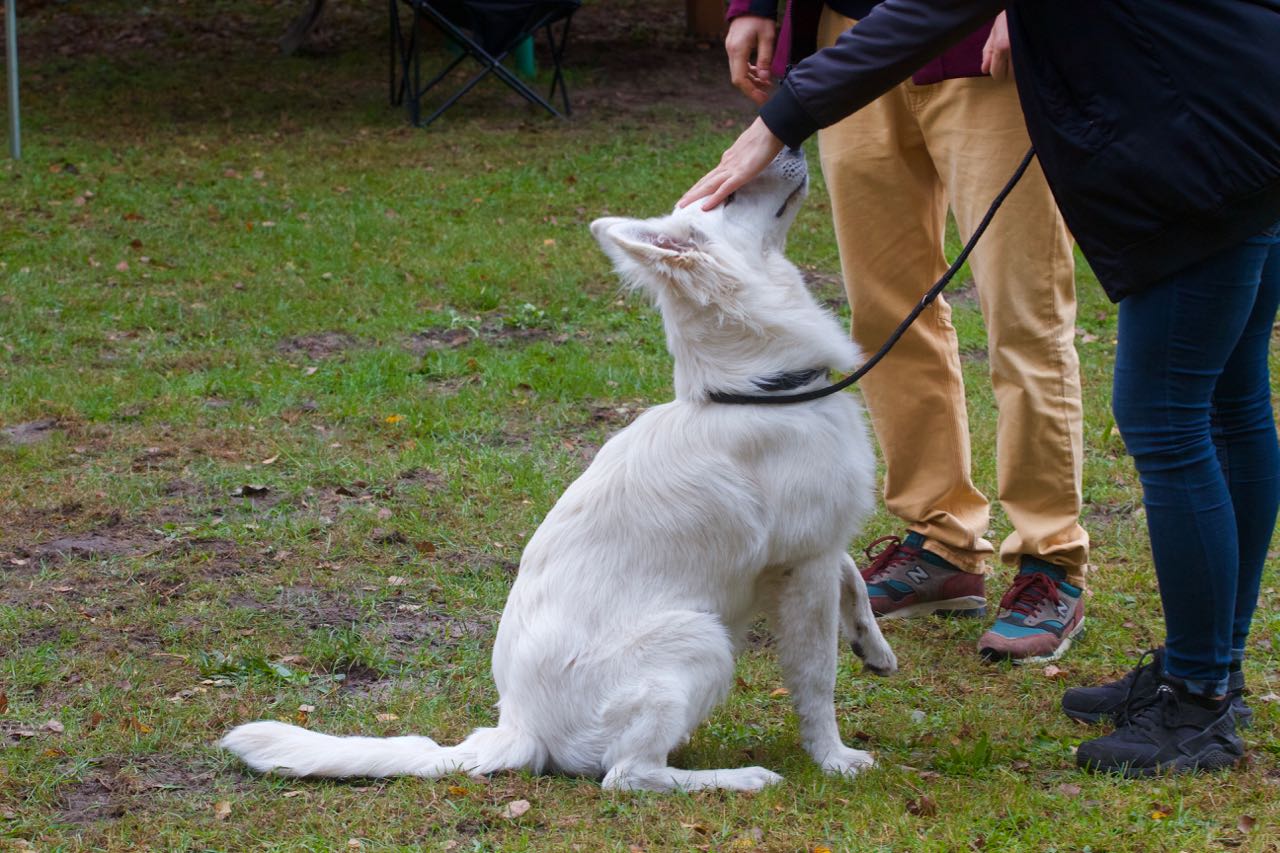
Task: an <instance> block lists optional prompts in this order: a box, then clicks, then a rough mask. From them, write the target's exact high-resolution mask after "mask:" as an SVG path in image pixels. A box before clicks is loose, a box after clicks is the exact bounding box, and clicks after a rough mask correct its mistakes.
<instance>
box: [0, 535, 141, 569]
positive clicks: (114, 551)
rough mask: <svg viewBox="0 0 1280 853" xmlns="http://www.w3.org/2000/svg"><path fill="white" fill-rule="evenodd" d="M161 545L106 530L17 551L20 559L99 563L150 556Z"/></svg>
mask: <svg viewBox="0 0 1280 853" xmlns="http://www.w3.org/2000/svg"><path fill="white" fill-rule="evenodd" d="M161 548H162V545H161V543H160V540H159V538H158V537H157V536H156V535H155V534H154V533H149V532H145V531H130V530H122V529H108V530H102V531H92V532H88V533H74V534H70V535H67V536H60V537H58V538H56V539H51V540H49V541H48V542H43V543H41V544H39V545H35V546H31V547H28V548H22V547H19V548H18V553H19V555H20V557H26V558H28V559H35V560H42V561H44V562H54V561H58V560H64V559H72V560H100V559H106V558H110V557H139V556H142V555H143V554H154V553H156V552H157V551H159V550H161Z"/></svg>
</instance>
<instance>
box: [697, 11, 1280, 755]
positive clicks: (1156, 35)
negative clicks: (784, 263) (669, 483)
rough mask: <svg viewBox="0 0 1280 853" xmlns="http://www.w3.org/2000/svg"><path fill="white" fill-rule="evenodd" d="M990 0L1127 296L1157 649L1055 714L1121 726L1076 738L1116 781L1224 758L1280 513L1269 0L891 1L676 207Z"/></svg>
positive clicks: (1041, 144)
mask: <svg viewBox="0 0 1280 853" xmlns="http://www.w3.org/2000/svg"><path fill="white" fill-rule="evenodd" d="M1006 7H1007V8H1006ZM1002 8H1006V10H1007V12H1008V25H1009V34H1010V41H1011V44H1012V50H1013V56H1014V59H1015V61H1014V71H1015V74H1016V75H1017V78H1018V92H1019V96H1020V99H1021V101H1022V109H1023V115H1024V116H1025V118H1026V121H1027V128H1028V131H1029V132H1030V136H1031V139H1032V141H1033V142H1034V144H1035V150H1036V156H1037V158H1038V159H1039V160H1040V163H1041V165H1042V166H1043V169H1044V173H1045V176H1046V178H1047V179H1048V181H1049V185H1050V187H1052V189H1053V194H1054V197H1055V198H1056V199H1057V200H1058V204H1059V206H1060V208H1061V210H1062V213H1063V216H1064V218H1065V220H1066V222H1067V224H1068V226H1069V227H1070V228H1071V232H1072V234H1073V235H1074V236H1075V238H1076V239H1077V240H1078V241H1079V244H1080V247H1081V250H1082V251H1083V252H1084V254H1085V257H1086V258H1088V260H1089V263H1090V265H1091V266H1092V267H1093V271H1094V272H1095V273H1096V274H1097V276H1098V280H1099V282H1100V283H1101V284H1102V286H1103V288H1104V289H1105V290H1106V293H1107V295H1108V296H1109V297H1110V298H1111V299H1112V300H1113V301H1115V302H1118V303H1119V305H1120V308H1119V322H1118V327H1119V329H1118V330H1119V340H1118V345H1117V348H1116V363H1115V375H1114V381H1113V388H1112V409H1113V411H1114V414H1115V418H1116V425H1117V426H1118V427H1119V429H1120V434H1121V437H1122V438H1123V439H1124V442H1125V446H1126V447H1127V448H1128V450H1129V453H1130V454H1131V455H1132V457H1133V460H1134V466H1135V467H1136V469H1137V471H1138V476H1139V479H1140V480H1141V482H1142V494H1143V504H1144V506H1145V508H1146V513H1147V533H1148V535H1149V537H1150V539H1151V555H1152V560H1153V563H1154V565H1155V571H1156V579H1157V581H1158V584H1159V590H1160V601H1161V604H1162V605H1163V611H1164V612H1163V616H1164V623H1165V644H1164V646H1163V648H1161V649H1159V650H1158V651H1159V654H1158V655H1157V656H1156V660H1154V661H1153V663H1152V664H1150V665H1145V666H1144V665H1143V664H1142V662H1140V663H1139V666H1138V667H1137V668H1135V669H1134V670H1132V671H1131V672H1130V673H1129V674H1128V675H1126V676H1125V677H1124V678H1123V679H1121V680H1120V681H1118V682H1114V683H1111V684H1107V685H1103V686H1102V687H1100V688H1075V689H1074V690H1070V691H1067V693H1066V695H1064V697H1063V710H1064V711H1066V712H1067V713H1068V714H1070V715H1072V716H1076V717H1078V718H1084V717H1085V715H1088V716H1090V717H1095V718H1101V717H1103V716H1105V717H1109V718H1110V719H1113V720H1115V721H1116V723H1117V728H1116V729H1115V731H1113V732H1111V733H1110V734H1108V735H1104V736H1102V737H1098V738H1093V739H1090V740H1087V741H1085V742H1083V743H1081V744H1080V746H1079V748H1078V749H1077V751H1076V762H1077V764H1079V765H1080V766H1081V767H1084V768H1087V769H1090V770H1100V771H1107V772H1116V773H1123V774H1125V775H1130V776H1145V775H1149V774H1152V773H1157V772H1161V771H1166V770H1175V771H1188V770H1218V769H1223V768H1226V767H1230V766H1233V765H1234V764H1236V763H1237V762H1238V761H1239V760H1240V759H1241V758H1242V757H1243V756H1244V742H1243V740H1242V739H1241V738H1240V736H1239V731H1238V730H1239V728H1240V727H1241V726H1244V725H1246V724H1247V720H1248V714H1247V706H1246V705H1245V703H1244V701H1243V698H1242V691H1243V690H1244V679H1243V677H1237V676H1241V673H1242V672H1243V670H1242V667H1241V664H1242V661H1243V658H1244V655H1245V653H1246V650H1247V640H1248V636H1249V631H1250V628H1251V626H1252V622H1253V615H1254V612H1255V610H1256V608H1257V604H1258V588H1259V583H1260V580H1261V577H1262V571H1263V567H1264V564H1265V560H1266V555H1267V549H1268V547H1269V543H1270V541H1271V538H1272V534H1273V533H1274V531H1275V524H1276V518H1277V514H1278V512H1280V441H1278V440H1277V435H1276V425H1275V415H1274V412H1273V410H1272V405H1271V385H1270V382H1271V380H1270V373H1269V365H1268V361H1269V348H1270V340H1271V334H1272V332H1271V330H1272V328H1273V326H1274V323H1275V320H1276V314H1277V307H1278V306H1280V53H1277V52H1276V50H1275V45H1277V44H1280V4H1277V3H1276V2H1274V0H1200V2H1196V3H1165V2H1160V0H1132V2H1124V3H1119V2H1113V0H1083V2H1070V3H1068V2H1065V0H1034V1H1033V0H1008V2H1007V3H1006V2H1005V0H886V2H885V3H884V4H882V5H881V6H879V7H877V8H876V9H875V10H874V11H873V12H872V13H871V14H870V15H868V17H867V18H866V19H865V20H863V21H862V22H861V23H860V24H859V25H858V26H857V27H854V28H853V29H852V30H850V31H849V32H847V33H845V34H844V35H842V36H841V37H840V39H839V40H838V41H837V43H836V44H835V45H834V46H832V47H830V48H827V49H826V50H823V51H820V52H818V53H817V54H815V55H813V56H812V57H810V58H809V59H808V60H806V61H804V62H802V63H801V64H800V65H799V66H798V67H797V68H795V69H794V70H793V72H792V73H791V74H789V75H788V77H787V80H786V81H785V83H784V85H783V86H782V87H781V88H779V90H778V91H777V92H776V93H775V94H774V95H773V96H772V97H771V98H770V99H769V100H768V102H767V103H766V104H765V105H764V108H763V109H762V110H761V115H760V117H759V118H757V120H756V121H755V122H754V123H753V124H752V125H751V126H750V127H749V128H747V130H746V131H745V132H744V133H743V134H742V135H741V136H739V137H738V140H737V141H736V142H734V144H733V145H732V146H731V147H730V148H729V149H728V150H726V151H725V153H724V154H723V156H722V157H721V159H720V164H719V165H718V166H716V167H715V168H714V169H712V170H711V171H710V172H708V173H707V174H706V175H705V176H703V178H702V179H700V180H699V181H698V182H697V183H696V184H694V186H693V187H692V188H690V189H689V191H688V192H686V193H685V194H684V196H683V197H682V198H681V199H680V201H679V204H680V205H688V204H692V203H693V202H695V201H698V200H699V199H702V206H703V208H711V207H714V206H716V205H717V204H719V203H720V202H721V201H723V200H724V198H725V197H726V196H727V195H728V194H729V193H732V192H733V191H734V190H735V189H737V188H738V187H739V186H741V185H742V184H743V183H745V182H746V181H748V180H750V179H751V178H752V177H754V176H755V175H756V174H758V173H759V171H760V170H761V169H763V168H764V166H765V165H767V164H768V163H769V162H770V161H771V160H772V159H773V158H774V156H776V155H777V153H778V152H779V151H780V150H781V149H782V147H783V146H784V145H791V146H792V147H795V146H797V145H799V144H800V143H801V142H803V141H804V139H805V138H806V137H807V136H809V135H811V134H812V133H814V132H815V131H816V130H817V129H818V128H820V127H824V126H829V125H831V124H834V123H836V122H838V121H839V120H841V119H842V118H844V117H845V116H847V115H850V114H851V113H853V112H856V111H857V110H858V109H860V108H861V107H863V106H865V105H866V104H868V103H870V102H871V101H872V100H874V99H875V98H876V97H878V96H879V95H880V94H882V93H884V92H885V91H887V90H888V89H890V88H891V87H892V86H893V85H895V84H896V83H897V82H898V81H899V80H901V79H902V78H903V77H905V76H906V75H907V74H909V73H911V69H912V68H916V67H919V66H920V64H922V63H923V62H924V61H925V60H927V59H928V58H930V57H932V56H936V55H938V54H939V53H941V52H942V51H944V50H945V49H946V48H947V47H949V46H950V45H952V44H954V43H955V42H956V41H958V40H959V39H961V38H963V37H964V36H965V35H966V34H967V33H969V32H971V31H972V30H973V29H974V28H975V27H976V26H978V25H979V24H980V23H981V22H982V21H983V20H986V19H989V18H990V16H991V15H993V14H996V13H998V12H999V11H1000V10H1001V9H1002ZM1082 694H1087V695H1082Z"/></svg>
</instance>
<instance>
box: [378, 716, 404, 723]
mask: <svg viewBox="0 0 1280 853" xmlns="http://www.w3.org/2000/svg"><path fill="white" fill-rule="evenodd" d="M376 719H377V720H378V722H380V723H390V722H394V721H395V720H398V719H400V717H399V715H397V714H378V715H377V717H376Z"/></svg>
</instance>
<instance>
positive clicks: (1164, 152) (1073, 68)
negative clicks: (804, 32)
mask: <svg viewBox="0 0 1280 853" xmlns="http://www.w3.org/2000/svg"><path fill="white" fill-rule="evenodd" d="M1006 6H1007V7H1008V13H1009V36H1010V40H1011V42H1012V52H1013V66H1014V73H1015V76H1016V78H1017V83H1018V92H1019V95H1020V97H1021V100H1022V109H1023V112H1024V114H1025V115H1026V120H1027V129H1028V131H1029V132H1030V135H1031V140H1032V143H1033V144H1034V145H1035V148H1036V154H1037V156H1038V157H1039V159H1040V164H1041V166H1042V167H1043V169H1044V173H1045V176H1046V177H1047V178H1048V181H1049V185H1050V187H1052V189H1053V193H1054V196H1055V197H1056V198H1057V201H1058V205H1059V207H1060V208H1061V209H1062V214H1063V217H1064V218H1065V219H1066V221H1067V225H1068V226H1069V227H1070V228H1071V232H1072V234H1074V235H1075V238H1076V240H1077V241H1079V243H1080V247H1081V249H1082V250H1083V251H1084V253H1085V256H1086V257H1087V258H1088V259H1089V263H1090V264H1091V265H1092V267H1093V269H1094V271H1095V272H1096V273H1097V275H1098V278H1099V279H1100V280H1101V282H1102V284H1103V287H1105V288H1106V290H1107V293H1108V295H1109V296H1110V297H1111V298H1112V299H1114V300H1117V301H1118V300H1120V299H1122V298H1123V297H1124V296H1126V295H1127V294H1129V293H1133V292H1134V291H1136V290H1139V289H1141V288H1143V287H1144V286H1146V285H1148V284H1151V283H1152V282H1154V281H1156V280H1158V279H1161V278H1163V277H1165V276H1167V275H1169V274H1170V273H1173V272H1175V271H1177V270H1178V269H1181V268H1182V267H1184V266H1186V265H1188V264H1190V263H1193V262H1195V261H1197V260H1200V259H1202V258H1204V257H1207V256H1208V255H1210V254H1213V253H1214V252H1216V251H1218V250H1221V249H1223V248H1226V247H1227V246H1230V245H1233V244H1235V243H1237V242H1239V241H1241V240H1243V239H1245V238H1246V237H1249V236H1251V235H1253V234H1255V233H1257V232H1259V231H1261V230H1262V229H1263V228H1265V227H1267V226H1269V225H1271V224H1272V223H1274V222H1276V221H1277V220H1280V0H1012V2H1008V3H1006V2H1003V0H885V2H883V3H881V4H880V5H879V6H877V7H876V8H875V9H874V10H873V11H872V12H871V13H870V14H869V15H867V17H866V18H864V19H863V20H862V21H860V22H859V23H858V25H857V26H856V27H854V28H853V29H852V30H850V31H849V32H847V33H845V34H844V35H842V36H841V37H840V40H839V41H838V42H837V43H836V44H835V45H833V46H832V47H830V48H827V49H826V50H821V51H818V52H817V53H815V54H813V55H812V56H810V57H808V58H807V59H805V60H804V61H803V62H801V63H800V64H798V65H796V66H795V67H794V68H793V69H792V70H791V73H790V74H789V75H788V76H787V78H786V79H785V80H784V82H783V85H782V86H781V87H780V88H779V90H778V92H777V93H775V95H774V97H773V98H771V99H770V100H769V102H768V103H766V104H765V106H764V108H763V109H762V110H761V117H762V118H763V120H764V122H765V124H767V125H768V127H769V129H770V130H772V131H773V133H774V134H775V135H776V136H778V137H779V138H780V139H782V140H783V141H784V142H786V143H787V144H789V145H798V144H799V143H800V142H802V141H804V139H805V138H807V137H808V136H810V135H811V134H812V133H814V132H815V131H816V130H817V129H818V128H820V127H826V126H828V125H830V124H834V123H835V122H836V121H839V120H840V119H841V118H844V117H845V116H847V115H849V114H850V113H852V112H854V111H856V110H857V109H859V108H860V107H862V106H864V105H865V104H867V103H869V102H870V101H872V100H874V99H875V98H876V97H878V96H879V95H881V94H882V93H884V92H886V91H888V90H889V89H890V88H891V87H892V86H894V85H895V84H897V83H898V82H899V81H901V80H903V79H905V78H906V77H907V76H909V75H910V74H911V72H912V71H914V70H915V69H917V68H919V67H920V66H921V65H922V64H924V62H925V61H927V60H928V59H929V58H931V57H933V56H935V55H937V54H938V53H940V52H942V51H943V50H945V49H946V48H947V47H948V46H950V45H951V44H953V43H955V42H956V41H958V40H959V39H961V38H963V37H964V36H965V35H966V34H967V33H969V32H971V31H972V30H973V29H974V28H976V27H977V26H978V25H979V24H981V23H982V22H983V21H985V20H988V19H990V18H991V17H992V16H993V15H994V14H996V13H997V12H999V11H1000V9H1001V8H1004V7H1006Z"/></svg>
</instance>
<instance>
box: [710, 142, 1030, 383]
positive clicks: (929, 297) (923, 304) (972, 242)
mask: <svg viewBox="0 0 1280 853" xmlns="http://www.w3.org/2000/svg"><path fill="white" fill-rule="evenodd" d="M1035 155H1036V150H1035V149H1034V148H1028V149H1027V153H1026V156H1024V157H1023V158H1022V162H1021V163H1019V164H1018V168H1017V169H1015V170H1014V172H1013V176H1012V177H1011V178H1009V180H1008V182H1007V183H1006V184H1005V185H1004V188H1003V189H1002V190H1000V193H999V195H997V196H996V197H995V200H994V201H992V202H991V207H989V208H987V214H986V216H984V217H982V221H981V222H979V223H978V227H977V228H976V229H974V232H973V236H972V237H970V238H969V242H967V243H965V244H964V248H963V249H961V250H960V254H958V255H956V259H955V260H954V261H952V262H951V266H950V267H948V268H947V271H946V272H945V273H943V274H942V278H940V279H938V280H937V282H936V283H935V284H934V285H933V287H931V288H929V290H928V292H926V293H925V295H924V297H923V298H921V300H920V301H919V302H918V303H916V307H914V308H912V309H911V313H910V314H908V315H907V317H906V319H905V320H903V321H902V322H901V323H899V324H898V328H896V329H894V330H893V334H891V335H890V336H889V339H888V340H887V341H885V342H884V344H883V345H882V346H881V347H880V349H878V350H876V351H875V354H874V355H872V356H871V358H869V359H867V360H866V361H865V362H863V364H862V366H861V367H859V368H858V369H857V370H855V371H854V372H853V373H851V374H849V375H848V376H846V377H845V378H844V379H841V380H840V381H839V382H836V383H835V384H833V385H828V386H827V387H825V388H816V389H814V390H813V391H804V392H802V393H800V394H775V395H764V394H759V395H756V394H730V393H729V392H727V391H712V392H711V394H710V395H709V396H710V399H711V401H712V402H713V403H752V404H756V403H764V404H768V405H778V404H781V403H804V402H807V401H809V400H818V399H820V398H822V397H826V396H829V395H831V394H834V393H836V392H837V391H843V390H844V389H846V388H848V387H849V386H850V385H852V384H853V383H855V382H857V381H858V380H859V379H861V378H862V377H863V376H864V375H865V374H866V372H867V371H868V370H870V369H871V368H873V367H875V366H876V365H877V364H878V363H879V362H880V359H882V358H884V357H885V355H886V354H888V352H889V350H890V349H892V348H893V345H894V344H896V343H897V342H898V339H899V338H901V337H902V336H903V334H904V333H906V331H907V328H908V327H909V326H910V325H911V324H912V323H914V322H915V320H916V318H917V317H919V316H920V314H921V313H922V312H923V311H924V309H926V308H928V307H929V305H930V304H931V303H932V302H933V301H934V300H935V299H937V298H938V294H940V293H942V291H943V289H944V288H945V287H946V286H947V285H948V284H950V283H951V279H952V278H954V277H955V274H956V273H957V272H958V271H959V270H960V267H962V266H964V262H965V261H966V260H967V259H968V257H969V253H970V252H972V251H973V247H974V246H976V245H977V244H978V238H980V237H981V236H982V233H983V232H984V231H986V230H987V226H988V225H990V224H991V219H992V217H994V216H995V215H996V211H997V210H999V209H1000V205H1002V204H1004V200H1005V198H1006V197H1007V196H1008V195H1009V193H1010V192H1012V191H1013V188H1014V187H1015V186H1016V185H1017V183H1018V181H1019V180H1020V179H1021V178H1022V175H1023V173H1024V172H1026V171H1027V167H1028V166H1030V165H1031V159H1032V158H1033V157H1035Z"/></svg>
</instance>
